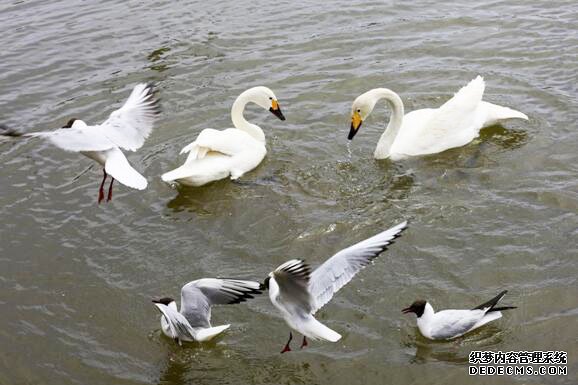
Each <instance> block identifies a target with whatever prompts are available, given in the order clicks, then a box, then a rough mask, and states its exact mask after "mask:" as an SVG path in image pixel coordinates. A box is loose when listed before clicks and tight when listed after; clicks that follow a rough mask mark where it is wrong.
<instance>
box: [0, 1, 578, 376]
mask: <svg viewBox="0 0 578 385" xmlns="http://www.w3.org/2000/svg"><path fill="white" fill-rule="evenodd" d="M298 3H299V4H298V5H297V4H296V2H293V1H278V2H264V1H258V2H255V1H251V2H249V1H235V2H222V1H220V2H191V1H183V2H175V1H127V2H120V1H101V2H98V4H97V2H85V1H68V0H67V1H34V2H22V1H5V2H4V3H3V4H2V5H1V6H0V25H2V27H3V33H2V34H1V35H0V44H1V46H2V60H1V61H0V87H1V90H2V92H0V111H1V117H2V121H3V122H5V123H7V124H9V125H12V126H15V127H18V128H20V129H22V130H25V131H32V130H40V129H52V128H56V127H59V126H61V125H63V124H64V123H65V122H66V121H67V120H68V119H69V118H70V117H82V118H83V119H84V120H86V121H88V122H92V123H97V122H101V121H103V120H104V119H105V118H106V117H107V116H108V114H109V113H110V112H111V111H112V110H113V109H116V108H118V106H120V105H121V103H122V102H123V101H124V99H125V98H126V97H127V95H128V93H129V92H130V89H131V88H132V86H134V84H135V83H137V82H139V81H147V80H153V81H156V82H157V83H158V85H159V88H160V95H161V97H162V105H163V111H164V112H163V114H162V116H161V118H160V120H159V122H158V125H157V127H156V129H155V131H154V133H153V135H152V136H151V137H150V139H149V140H148V141H147V143H146V144H145V146H144V147H143V148H142V149H141V150H140V151H139V152H138V153H136V154H129V158H130V160H131V162H132V163H133V164H134V165H135V167H136V168H137V169H138V170H140V171H141V172H142V173H143V174H145V175H146V176H147V178H148V180H149V188H148V189H147V190H146V191H143V192H138V191H134V190H130V189H128V188H125V187H120V186H117V189H116V193H115V197H114V200H113V201H112V202H111V203H109V204H102V205H100V206H98V205H97V204H96V198H97V189H98V184H99V182H100V177H101V170H100V169H99V168H98V167H96V166H94V167H93V166H92V163H91V161H90V160H88V159H85V158H83V157H81V156H79V155H76V154H69V153H65V152H62V151H59V150H57V149H55V148H53V147H52V146H50V145H49V144H48V143H42V142H38V141H11V142H3V143H0V162H1V164H2V167H1V168H0V181H1V182H0V191H1V194H0V214H1V217H2V225H1V237H2V241H1V243H0V383H1V384H39V383H42V384H59V385H60V384H69V383H70V384H108V385H111V384H150V383H160V384H165V385H169V384H181V383H191V384H192V383H194V384H231V383H235V384H333V385H336V384H351V383H365V384H382V383H383V382H384V381H385V380H386V381H387V382H388V383H391V384H420V385H422V384H447V383H460V384H470V383H482V382H483V383H488V382H489V383H495V384H541V383H553V384H570V383H575V381H576V372H577V370H578V364H577V362H578V361H577V357H578V347H577V339H576V336H577V335H578V322H577V320H578V295H577V294H578V290H577V285H576V276H577V274H578V265H577V264H576V252H577V246H576V244H577V243H576V238H577V235H578V230H577V228H578V226H577V225H578V220H577V215H576V214H577V212H578V192H577V191H578V185H577V183H576V174H577V166H576V165H577V164H578V157H577V155H576V154H577V151H576V149H577V146H578V131H577V130H576V122H577V121H578V109H577V105H578V103H577V96H576V95H577V87H576V84H577V82H576V74H577V72H578V65H577V64H576V63H578V48H577V47H578V31H577V29H578V28H577V23H576V20H578V7H577V6H576V5H575V3H574V2H571V1H565V2H564V1H554V2H552V1H549V2H538V1H534V2H505V1H504V2H500V1H489V0H482V1H478V2H468V1H461V2H452V3H451V4H449V3H448V4H444V3H440V2H436V3H435V5H432V4H431V3H429V2H423V3H420V2H387V3H382V2H371V1H333V2H318V1H304V2H298ZM477 74H481V75H483V76H484V77H485V79H486V82H487V88H486V95H485V99H486V100H488V101H491V102H494V103H497V104H502V105H506V106H509V107H512V108H515V109H518V110H520V111H523V112H525V113H526V114H527V115H528V116H530V120H529V121H528V122H524V121H511V122H508V123H506V124H504V125H503V126H495V127H491V128H488V129H486V130H484V131H483V133H482V135H481V137H480V138H479V139H478V140H475V141H474V142H473V143H471V144H469V145H467V146H465V147H463V148H459V149H453V150H450V151H447V152H444V153H442V154H438V155H433V156H427V157H421V158H416V159H412V160H408V161H404V162H398V163H392V162H389V161H376V160H374V159H373V158H372V153H373V149H374V146H375V143H376V141H377V139H378V137H379V134H380V132H381V131H382V130H383V128H384V126H385V122H384V119H385V117H386V116H387V113H386V112H385V108H384V107H383V106H379V107H378V108H377V109H376V111H375V113H374V114H373V115H372V117H371V118H370V119H368V120H367V121H366V122H365V123H364V125H363V127H362V129H361V132H360V133H359V134H358V135H357V136H356V138H355V140H354V141H353V142H352V143H351V145H350V146H349V148H348V146H347V139H346V136H347V133H348V130H349V127H348V123H349V122H348V117H349V115H348V114H349V109H350V106H351V102H352V101H353V99H354V98H355V97H356V96H358V95H359V94H361V93H362V92H364V91H366V90H368V89H370V88H373V87H376V86H382V87H388V88H391V89H392V90H395V91H396V92H398V93H399V94H400V96H401V98H402V100H403V102H404V103H405V105H406V110H408V111H410V110H413V109H417V108H424V107H432V106H434V107H435V106H439V105H441V103H443V102H444V101H445V100H447V99H448V98H449V97H451V96H452V95H453V93H454V92H456V91H457V90H458V89H459V88H460V87H461V86H463V85H464V84H465V83H466V82H467V81H469V80H470V79H472V78H474V77H475V76H476V75H477ZM256 85H266V86H269V87H270V88H272V89H273V90H274V91H275V93H276V95H277V96H278V98H279V101H280V103H281V107H282V109H283V111H284V113H285V115H286V117H287V121H285V122H281V121H279V120H277V119H276V118H275V117H274V116H272V115H271V114H269V113H268V112H266V111H263V110H260V109H259V108H258V107H256V106H251V107H249V108H248V111H247V113H246V116H247V117H248V119H249V120H251V121H252V122H254V123H256V124H259V125H260V126H261V127H263V129H264V131H265V133H266V135H267V147H268V151H269V153H268V155H267V158H266V159H265V161H264V162H263V163H262V164H261V165H260V166H259V168H257V169H256V170H255V171H253V172H251V173H249V174H247V175H246V176H245V177H243V178H242V179H241V180H239V181H237V182H234V183H233V182H230V181H222V182H218V183H214V184H211V185H208V186H206V187H202V188H197V189H173V188H171V187H169V186H168V185H166V184H164V183H163V182H162V181H161V180H160V177H159V176H160V174H161V173H163V172H165V171H167V170H170V169H171V168H173V167H175V166H176V165H178V164H180V162H182V161H183V158H179V157H178V155H177V154H178V152H179V151H180V149H181V147H182V146H183V145H184V144H186V143H188V142H190V141H191V140H192V139H193V138H194V137H195V136H196V135H197V134H198V132H200V130H202V129H203V128H206V127H214V128H225V127H229V126H230V125H231V123H230V116H229V110H230V107H231V105H232V103H233V101H234V99H235V97H236V96H237V95H238V94H239V93H240V92H242V91H244V90H245V89H247V88H249V87H251V86H256ZM405 218H410V219H411V221H412V224H411V229H410V230H409V231H407V232H406V234H405V235H404V237H402V238H401V239H399V241H398V242H397V243H396V244H395V245H394V246H392V247H391V248H390V250H389V251H388V252H387V253H385V254H384V255H383V256H382V257H381V258H380V259H379V260H378V261H377V262H376V263H375V265H373V266H371V268H368V269H367V270H365V271H364V272H363V273H362V274H360V275H359V276H358V277H357V278H356V279H355V280H354V281H353V282H352V283H351V284H350V285H348V286H347V287H346V288H345V289H343V290H342V291H341V292H340V293H339V295H338V296H336V297H335V299H334V301H333V302H332V303H331V304H329V305H328V306H326V307H325V308H324V309H323V310H322V311H321V312H320V313H319V318H320V319H321V320H322V321H323V322H325V323H327V325H328V326H330V327H331V328H333V329H335V330H336V331H338V332H339V333H341V334H342V335H343V339H342V340H341V341H340V342H338V343H336V344H330V343H319V342H316V343H312V344H311V345H310V347H309V348H308V349H306V350H304V351H297V352H294V353H291V354H285V355H280V354H279V353H278V352H279V351H280V349H281V348H282V346H283V344H284V343H285V339H286V338H287V332H288V329H287V327H286V326H285V325H284V323H283V321H282V320H281V319H280V317H279V316H278V315H277V313H276V312H275V311H274V309H273V308H272V305H271V304H270V303H269V302H268V299H267V298H266V297H265V296H262V297H260V298H258V299H256V300H254V301H252V302H249V303H247V304H243V305H240V306H234V307H233V306H230V307H220V308H216V309H214V312H213V318H214V323H215V324H223V323H232V324H233V326H232V327H231V329H230V330H229V331H228V332H227V333H226V335H225V336H223V337H222V338H220V339H218V340H217V341H216V342H214V343H211V344H206V345H195V344H191V345H187V346H186V347H185V348H179V347H178V346H176V345H175V344H174V343H173V342H172V341H170V340H168V339H166V338H164V337H162V336H161V334H160V331H159V319H158V314H157V311H156V309H155V308H154V307H153V305H152V304H151V303H150V299H151V298H153V297H158V296H162V295H169V296H173V297H178V295H179V290H180V287H181V286H182V285H183V284H184V283H186V282H188V281H190V280H193V279H197V278H200V277H207V276H209V277H210V276H235V277H244V278H255V279H262V278H263V277H264V276H265V275H266V274H267V273H268V272H269V271H270V270H272V269H273V268H275V267H276V266H278V265H279V264H280V263H282V262H284V261H285V260H287V259H290V258H294V257H299V258H305V259H306V260H307V261H309V262H310V263H311V264H313V265H316V264H318V263H319V262H321V261H323V260H324V259H325V258H327V257H329V256H330V255H331V254H332V253H334V252H336V251H337V250H339V249H341V248H343V247H346V246H348V245H350V244H352V243H355V242H357V241H359V240H361V239H363V238H365V237H367V236H370V235H373V234H374V233H376V232H378V231H380V230H382V229H384V228H387V227H389V226H390V225H393V224H395V223H397V222H398V221H401V220H403V219H405ZM502 289H509V290H510V293H509V294H508V296H507V297H506V299H505V301H504V302H505V303H508V304H515V305H517V306H519V309H517V310H516V311H512V312H509V313H508V314H507V315H506V316H505V317H504V318H503V319H502V320H500V321H498V322H496V323H493V324H491V325H489V326H488V327H485V328H483V329H482V330H480V331H479V332H476V333H473V334H471V335H469V336H467V337H465V338H463V339H460V340H458V341H455V342H451V343H432V342H428V341H426V340H424V339H423V338H422V337H420V336H419V334H418V332H417V329H416V328H415V320H414V319H413V318H412V317H407V316H403V315H402V314H401V313H400V309H402V308H403V307H405V306H407V305H409V304H410V303H411V302H412V301H413V300H414V299H416V298H428V299H430V300H431V301H432V303H433V304H434V306H435V307H437V308H445V307H448V306H452V305H453V306H459V307H473V306H475V305H477V304H479V303H481V302H483V301H485V300H487V299H488V298H490V297H492V296H493V295H495V294H496V293H497V292H499V291H500V290H502ZM488 349H490V350H502V351H510V350H565V351H567V352H568V355H569V367H568V372H569V375H568V376H567V377H557V378H554V377H549V378H524V377H496V378H474V377H470V376H468V374H467V366H468V365H467V356H468V353H469V352H470V351H471V350H488Z"/></svg>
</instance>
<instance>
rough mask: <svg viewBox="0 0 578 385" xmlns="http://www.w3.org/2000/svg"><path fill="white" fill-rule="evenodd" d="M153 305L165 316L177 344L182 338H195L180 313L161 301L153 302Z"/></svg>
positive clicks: (187, 322) (191, 339)
mask: <svg viewBox="0 0 578 385" xmlns="http://www.w3.org/2000/svg"><path fill="white" fill-rule="evenodd" d="M155 306H156V307H157V309H159V310H160V312H161V313H162V315H163V316H164V317H165V320H166V321H167V323H168V325H169V331H170V332H171V337H172V338H173V339H175V340H176V341H177V342H178V343H179V345H180V344H181V340H183V339H185V340H187V339H188V340H190V341H194V340H195V337H194V333H195V332H194V331H193V328H192V327H191V325H190V323H189V321H188V320H187V319H186V318H185V317H184V316H183V315H182V314H181V313H179V312H178V311H176V310H174V309H172V308H171V307H169V306H167V305H165V304H162V303H155Z"/></svg>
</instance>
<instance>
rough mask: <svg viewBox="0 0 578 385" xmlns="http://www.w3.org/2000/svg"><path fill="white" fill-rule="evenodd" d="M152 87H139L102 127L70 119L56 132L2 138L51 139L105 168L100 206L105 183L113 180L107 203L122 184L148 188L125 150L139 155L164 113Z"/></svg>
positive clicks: (8, 132) (8, 133)
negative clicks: (156, 120) (156, 121)
mask: <svg viewBox="0 0 578 385" xmlns="http://www.w3.org/2000/svg"><path fill="white" fill-rule="evenodd" d="M154 93H155V90H154V87H153V85H151V84H144V83H141V84H137V85H136V86H135V87H134V89H133V90H132V93H131V94H130V96H129V97H128V99H127V101H126V102H125V103H124V105H123V106H122V107H121V108H119V109H118V110H116V111H113V112H112V113H111V114H110V116H109V118H108V119H107V120H106V121H104V122H103V123H102V124H99V125H95V126H88V125H87V124H86V123H84V122H83V121H82V120H79V119H70V120H69V121H68V123H67V124H66V125H65V126H64V127H62V128H59V129H57V130H54V131H44V132H31V133H20V132H17V131H14V130H9V129H6V128H5V127H2V130H1V131H0V134H2V135H4V136H14V137H36V138H45V139H48V140H49V141H50V142H51V143H52V144H54V145H55V146H57V147H59V148H61V149H63V150H66V151H72V152H80V153H81V154H83V155H85V156H87V157H89V158H91V159H93V160H95V161H97V162H98V163H99V164H101V165H102V166H103V171H104V176H103V178H102V183H101V184H100V188H99V190H98V203H100V202H102V200H103V199H104V183H105V181H106V178H107V175H110V176H111V181H110V186H109V187H108V197H107V201H108V200H111V199H112V183H113V182H114V180H115V179H116V180H118V181H119V182H120V183H122V184H124V185H125V186H128V187H132V188H135V189H138V190H143V189H145V188H146V187H147V180H146V179H145V178H144V177H143V176H142V175H141V174H139V173H138V171H136V170H135V169H134V168H132V166H131V165H130V164H129V162H128V160H127V159H126V157H125V156H124V154H123V153H122V151H121V148H123V149H125V150H130V151H136V150H137V149H139V148H140V147H141V146H142V145H143V144H144V141H145V139H146V138H147V137H148V136H149V135H150V133H151V131H152V129H153V123H154V120H155V118H156V116H157V115H158V114H159V113H160V109H159V105H158V99H156V98H155V95H154Z"/></svg>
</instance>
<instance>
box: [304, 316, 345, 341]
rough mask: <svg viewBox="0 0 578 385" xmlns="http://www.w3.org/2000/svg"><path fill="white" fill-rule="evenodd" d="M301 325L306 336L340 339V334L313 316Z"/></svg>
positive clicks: (331, 339)
mask: <svg viewBox="0 0 578 385" xmlns="http://www.w3.org/2000/svg"><path fill="white" fill-rule="evenodd" d="M303 326H304V327H303V332H304V333H303V334H305V335H306V336H307V337H310V338H313V339H321V340H325V341H330V342H337V341H339V340H340V339H341V334H339V333H337V332H335V331H333V330H331V329H329V328H328V327H327V326H325V325H323V324H322V323H321V322H319V321H317V320H316V319H315V318H313V317H311V319H310V320H309V321H307V323H306V324H305V325H303Z"/></svg>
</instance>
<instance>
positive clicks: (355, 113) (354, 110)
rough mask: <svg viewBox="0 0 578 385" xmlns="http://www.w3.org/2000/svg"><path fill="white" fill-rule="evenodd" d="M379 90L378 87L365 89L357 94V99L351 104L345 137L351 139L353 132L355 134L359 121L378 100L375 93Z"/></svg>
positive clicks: (370, 110)
mask: <svg viewBox="0 0 578 385" xmlns="http://www.w3.org/2000/svg"><path fill="white" fill-rule="evenodd" d="M379 90H380V89H379V88H376V89H373V90H371V91H367V92H366V93H364V94H361V95H359V96H358V97H357V99H355V100H354V101H353V105H352V106H351V129H350V131H349V136H348V137H347V139H349V140H351V139H353V137H354V136H355V134H357V131H358V130H359V127H361V123H363V121H364V120H365V119H366V118H367V117H368V116H369V115H370V114H371V112H372V111H373V109H374V108H375V104H376V103H377V101H378V100H379V97H378V96H377V95H376V93H377V92H379Z"/></svg>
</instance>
